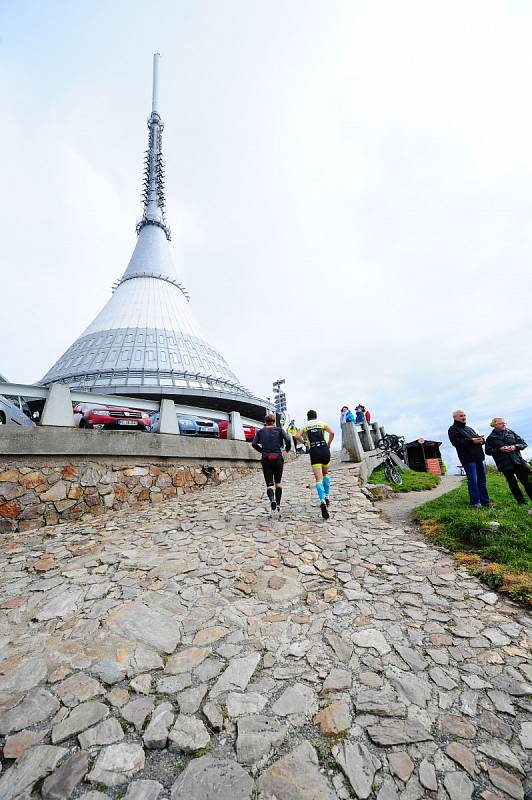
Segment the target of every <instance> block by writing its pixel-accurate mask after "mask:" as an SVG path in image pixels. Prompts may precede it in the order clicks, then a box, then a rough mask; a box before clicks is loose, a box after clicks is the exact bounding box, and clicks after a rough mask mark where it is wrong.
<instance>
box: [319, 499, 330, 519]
mask: <svg viewBox="0 0 532 800" xmlns="http://www.w3.org/2000/svg"><path fill="white" fill-rule="evenodd" d="M320 508H321V516H322V517H323V519H329V512H328V511H327V504H326V503H325V501H324V502H323V503H320Z"/></svg>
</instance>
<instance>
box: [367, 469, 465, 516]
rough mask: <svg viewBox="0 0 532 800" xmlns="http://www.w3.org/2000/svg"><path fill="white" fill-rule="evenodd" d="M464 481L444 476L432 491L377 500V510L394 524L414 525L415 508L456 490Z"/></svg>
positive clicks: (395, 495) (408, 493) (400, 494)
mask: <svg viewBox="0 0 532 800" xmlns="http://www.w3.org/2000/svg"><path fill="white" fill-rule="evenodd" d="M464 480H465V479H464V478H461V477H460V476H459V475H445V476H444V477H442V479H441V480H440V482H439V484H438V485H437V486H436V487H435V488H434V489H426V490H425V491H423V492H396V493H395V494H393V495H392V496H391V497H389V498H387V499H386V500H382V501H381V500H379V508H380V509H381V511H383V512H384V513H385V514H386V516H387V517H388V518H389V519H390V520H391V521H392V522H394V523H395V524H397V523H399V524H401V525H411V524H413V523H414V514H413V511H414V509H415V508H417V507H418V506H420V505H422V504H423V503H426V502H427V500H433V499H434V498H435V497H440V496H441V495H442V494H447V492H450V491H451V490H452V489H457V488H458V487H459V486H460V484H461V483H462V482H463V481H464Z"/></svg>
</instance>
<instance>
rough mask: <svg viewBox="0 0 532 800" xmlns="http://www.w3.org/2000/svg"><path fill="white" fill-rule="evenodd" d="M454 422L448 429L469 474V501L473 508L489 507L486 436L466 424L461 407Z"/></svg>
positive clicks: (455, 412) (455, 414)
mask: <svg viewBox="0 0 532 800" xmlns="http://www.w3.org/2000/svg"><path fill="white" fill-rule="evenodd" d="M453 420H454V422H453V424H452V425H451V427H450V428H449V430H448V434H449V439H450V441H451V444H452V445H453V446H454V447H456V452H457V454H458V458H459V460H460V464H461V465H462V466H463V468H464V470H465V474H466V475H467V488H468V489H469V502H470V503H471V505H472V506H473V508H482V506H486V507H488V506H489V505H490V499H489V496H488V489H487V487H486V470H485V468H484V458H485V456H484V450H483V449H482V445H483V443H484V437H483V436H479V435H478V433H476V431H474V430H473V428H470V427H469V426H468V425H466V415H465V412H464V411H462V410H461V409H458V410H457V411H453Z"/></svg>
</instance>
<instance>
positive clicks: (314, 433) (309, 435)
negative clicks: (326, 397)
mask: <svg viewBox="0 0 532 800" xmlns="http://www.w3.org/2000/svg"><path fill="white" fill-rule="evenodd" d="M307 420H308V421H307V424H306V425H305V426H304V427H303V428H301V430H300V431H298V434H297V436H296V439H297V441H298V442H302V443H303V444H305V445H306V446H307V448H308V452H309V454H310V465H311V467H312V472H313V473H314V478H315V481H316V492H317V493H318V498H319V501H320V509H321V515H322V517H323V519H329V511H328V510H327V506H328V505H329V495H330V492H331V479H330V477H329V466H330V462H331V450H330V447H331V443H332V440H333V439H334V431H333V430H331V428H329V426H328V425H326V424H325V423H324V422H318V415H317V413H316V412H315V411H312V410H311V411H307ZM325 433H328V434H329V441H328V442H326V441H325Z"/></svg>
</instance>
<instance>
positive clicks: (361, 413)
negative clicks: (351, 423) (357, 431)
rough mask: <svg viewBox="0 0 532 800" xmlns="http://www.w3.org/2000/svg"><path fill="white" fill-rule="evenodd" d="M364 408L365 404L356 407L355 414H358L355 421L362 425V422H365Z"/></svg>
mask: <svg viewBox="0 0 532 800" xmlns="http://www.w3.org/2000/svg"><path fill="white" fill-rule="evenodd" d="M363 409H364V406H361V405H358V406H356V408H355V414H356V416H355V422H356V423H357V425H362V423H363V422H364V410H363Z"/></svg>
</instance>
